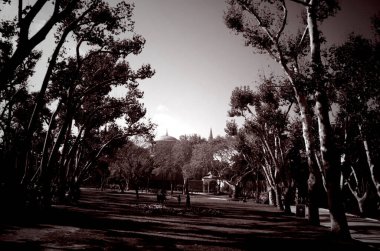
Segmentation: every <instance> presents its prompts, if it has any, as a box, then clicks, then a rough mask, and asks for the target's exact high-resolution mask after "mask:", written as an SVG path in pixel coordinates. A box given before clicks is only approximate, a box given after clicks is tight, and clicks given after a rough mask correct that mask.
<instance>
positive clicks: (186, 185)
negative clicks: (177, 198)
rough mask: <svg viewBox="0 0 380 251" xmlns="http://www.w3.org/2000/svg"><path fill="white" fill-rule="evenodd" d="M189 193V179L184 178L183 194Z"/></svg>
mask: <svg viewBox="0 0 380 251" xmlns="http://www.w3.org/2000/svg"><path fill="white" fill-rule="evenodd" d="M188 193H189V179H188V178H184V179H183V194H188Z"/></svg>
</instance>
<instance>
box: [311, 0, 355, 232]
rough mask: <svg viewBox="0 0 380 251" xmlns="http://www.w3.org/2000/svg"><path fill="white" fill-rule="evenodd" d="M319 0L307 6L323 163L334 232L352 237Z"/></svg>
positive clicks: (332, 230)
mask: <svg viewBox="0 0 380 251" xmlns="http://www.w3.org/2000/svg"><path fill="white" fill-rule="evenodd" d="M318 4H319V1H318V0H311V1H310V2H309V6H308V7H307V8H306V9H307V24H308V27H309V38H310V54H311V68H312V79H313V81H314V83H315V84H316V91H315V93H314V95H315V102H316V111H317V116H318V129H319V141H320V150H321V156H322V166H323V170H324V172H325V178H326V186H327V199H328V204H329V209H330V221H331V232H332V233H334V234H336V235H337V236H339V237H341V238H344V239H350V238H351V235H350V231H349V228H348V224H347V218H346V214H345V211H344V207H343V198H342V192H341V189H340V186H339V180H340V169H339V161H338V155H337V152H336V151H335V145H334V141H333V134H332V128H331V125H330V119H329V114H328V112H329V103H328V99H327V95H326V92H325V84H324V81H323V73H324V71H323V65H322V61H321V54H320V34H319V30H318V24H317V7H318Z"/></svg>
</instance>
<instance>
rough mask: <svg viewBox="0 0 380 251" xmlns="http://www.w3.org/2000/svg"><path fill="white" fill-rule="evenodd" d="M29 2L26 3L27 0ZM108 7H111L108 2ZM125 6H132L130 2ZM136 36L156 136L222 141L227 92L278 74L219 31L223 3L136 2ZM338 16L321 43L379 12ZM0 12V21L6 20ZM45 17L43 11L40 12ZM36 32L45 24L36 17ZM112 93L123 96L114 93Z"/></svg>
mask: <svg viewBox="0 0 380 251" xmlns="http://www.w3.org/2000/svg"><path fill="white" fill-rule="evenodd" d="M29 1H30V2H33V1H32V0H29ZM110 2H114V1H111V0H110ZM130 2H131V1H130ZM134 2H135V11H134V20H135V21H136V25H135V30H136V33H138V34H141V35H142V36H143V37H145V38H146V45H145V48H144V49H143V52H142V54H140V55H138V56H136V57H133V58H132V63H133V65H134V66H135V67H138V66H139V65H141V64H143V63H149V64H151V66H152V67H153V68H154V69H155V70H156V74H155V75H154V76H153V77H152V78H151V79H147V80H144V81H141V85H140V88H141V89H142V90H143V91H144V92H145V97H144V100H143V102H144V103H145V107H146V108H147V111H148V114H147V115H148V117H150V118H151V119H152V121H153V122H155V123H156V124H158V127H157V130H156V135H157V136H160V135H163V134H165V132H166V130H168V132H169V134H170V135H172V136H175V137H178V136H179V135H183V134H194V133H197V134H199V135H201V136H203V137H206V138H207V137H208V135H209V131H210V128H212V130H213V134H214V136H216V135H224V134H225V133H224V127H225V123H226V120H227V119H229V118H228V117H227V111H228V109H229V105H228V104H229V100H230V95H231V92H232V90H233V89H234V88H235V87H236V86H241V85H251V87H253V85H254V83H255V81H257V80H258V79H259V78H258V76H259V75H260V74H261V75H263V74H269V73H270V72H272V71H277V72H281V70H279V67H278V65H277V64H274V63H273V61H272V60H271V59H269V58H268V57H267V56H265V55H258V54H254V53H253V50H252V49H251V48H248V47H245V46H244V42H243V40H242V38H241V37H238V36H236V35H235V34H233V33H232V32H231V31H230V30H228V29H227V28H226V26H225V25H224V22H223V15H224V11H225V9H226V4H225V1H224V0H135V1H134ZM341 7H342V10H341V11H340V12H339V13H338V15H337V16H336V17H333V18H330V19H329V20H328V21H326V22H325V23H324V25H323V26H322V30H323V32H324V34H325V36H326V38H327V40H328V41H330V42H334V43H338V42H339V41H342V40H344V39H345V38H346V37H347V35H348V34H349V33H350V32H352V31H355V32H357V33H362V34H363V33H364V35H368V34H369V28H370V21H369V20H370V17H371V16H372V15H373V14H374V13H379V11H380V0H360V1H359V0H342V1H341ZM14 13H15V12H14V10H12V9H11V10H10V11H7V10H3V11H1V12H0V16H5V17H6V16H13V15H14ZM47 13H48V11H47ZM40 19H41V20H37V22H36V23H35V27H38V26H41V25H42V24H43V23H44V22H45V20H46V16H45V17H44V16H43V15H41V17H40ZM52 48H54V44H53V43H51V40H49V38H48V39H47V41H45V42H44V43H42V44H41V45H40V46H39V49H42V50H43V51H44V58H45V62H41V63H39V64H38V65H37V69H38V70H37V72H36V76H35V77H34V79H32V84H33V85H35V86H38V85H39V84H38V83H40V81H41V79H42V76H43V74H44V70H42V68H43V65H44V64H46V59H47V57H49V56H50V53H51V50H52ZM114 94H115V95H123V94H122V93H121V92H120V93H117V92H116V93H114Z"/></svg>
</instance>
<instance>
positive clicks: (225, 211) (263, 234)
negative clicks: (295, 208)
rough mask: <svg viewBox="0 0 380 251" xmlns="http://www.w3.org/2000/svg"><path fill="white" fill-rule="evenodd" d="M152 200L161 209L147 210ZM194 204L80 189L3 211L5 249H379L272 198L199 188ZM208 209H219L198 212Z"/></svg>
mask: <svg viewBox="0 0 380 251" xmlns="http://www.w3.org/2000/svg"><path fill="white" fill-rule="evenodd" d="M151 206H154V208H155V209H156V211H154V212H152V211H149V210H146V209H147V208H150V207H151ZM192 207H193V208H196V209H197V210H195V211H194V210H192V211H190V210H185V209H184V208H183V205H178V204H177V200H176V198H175V197H173V198H172V197H169V200H168V201H167V202H166V203H165V207H164V209H165V208H166V209H167V208H169V209H170V210H161V211H160V205H157V204H156V203H155V195H153V194H143V195H141V196H140V199H139V200H138V201H136V199H135V196H134V194H129V193H126V194H119V193H114V192H101V191H97V190H94V189H83V190H82V199H81V200H80V202H79V203H78V205H75V206H62V205H60V206H54V207H53V208H52V209H51V210H50V211H49V212H46V213H44V214H42V215H36V214H32V215H31V214H27V213H25V214H23V215H19V216H18V217H17V218H10V217H5V218H3V219H2V222H1V223H0V226H1V228H0V250H79V249H86V250H197V251H199V250H264V249H265V250H268V249H269V250H271V249H274V248H278V247H280V248H281V249H282V250H307V251H312V250H324V251H327V250H345V251H349V250H374V249H370V248H369V247H368V246H367V245H366V244H364V243H360V242H357V241H338V240H334V239H333V238H332V236H330V234H329V232H328V229H326V228H324V227H312V226H310V225H308V224H307V222H306V220H304V219H298V218H295V217H294V216H284V215H283V214H282V213H281V212H279V211H277V210H276V209H275V208H273V207H270V206H267V205H259V204H254V203H251V202H249V203H242V202H237V201H228V200H220V199H219V200H215V199H213V198H212V197H210V196H200V195H195V196H192ZM203 209H212V210H213V212H218V214H210V215H207V214H206V215H205V214H198V212H202V210H203ZM173 212H174V213H173ZM207 212H208V211H207Z"/></svg>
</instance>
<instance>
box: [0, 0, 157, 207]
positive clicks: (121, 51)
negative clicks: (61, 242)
mask: <svg viewBox="0 0 380 251" xmlns="http://www.w3.org/2000/svg"><path fill="white" fill-rule="evenodd" d="M45 2H46V1H37V2H36V5H35V6H33V7H31V9H30V12H29V13H28V14H26V16H25V18H26V17H27V16H28V15H31V16H30V18H34V16H33V15H36V14H37V12H38V11H39V10H40V9H41V8H42V6H43V5H44V4H45ZM19 3H20V6H22V1H19ZM54 4H55V5H54V6H55V9H54V11H60V10H62V9H63V8H64V7H65V6H66V4H72V5H73V6H71V7H72V8H71V10H68V9H67V11H66V12H67V13H66V14H65V15H62V17H61V18H60V19H59V20H58V21H57V18H55V20H56V23H59V26H58V27H57V28H56V34H55V38H56V39H57V41H56V42H57V44H56V47H55V49H54V51H53V54H52V57H51V59H50V61H49V64H48V67H47V70H46V73H45V78H44V80H43V81H42V85H41V89H40V91H39V92H38V93H37V94H35V95H33V97H34V99H33V101H32V105H31V106H28V107H25V113H24V114H28V115H27V116H25V117H24V118H23V119H22V121H23V123H24V124H26V126H24V127H23V128H22V130H21V132H20V133H19V135H21V136H22V140H23V141H24V144H23V146H22V148H21V150H19V152H16V153H12V152H11V153H8V152H5V153H6V154H4V155H5V157H4V158H5V159H6V160H8V161H7V163H12V161H13V162H14V163H15V165H7V166H6V168H7V169H8V168H9V169H11V170H13V169H15V170H16V173H17V174H16V175H14V176H13V177H12V178H11V179H7V180H6V181H7V183H14V184H18V183H20V181H21V183H22V188H21V189H25V190H30V189H31V190H33V189H38V190H42V193H43V194H44V196H42V197H43V198H45V199H46V201H47V203H49V201H50V198H51V196H52V194H54V193H55V192H56V190H58V193H59V194H66V192H65V190H67V189H69V190H70V187H71V186H73V185H75V187H78V185H79V184H80V183H81V182H82V181H83V180H84V179H86V178H87V177H88V174H89V172H90V171H91V169H92V168H94V167H95V166H96V162H97V161H98V160H99V159H100V158H101V157H102V156H103V155H106V154H110V153H112V151H114V150H115V149H116V148H117V147H119V146H120V144H123V143H125V142H126V141H127V140H128V137H131V136H133V135H145V136H147V137H150V136H151V133H152V130H153V128H154V125H153V124H152V123H151V122H150V121H144V120H143V118H144V116H145V114H146V110H145V108H144V107H143V105H142V104H141V103H140V99H141V98H142V97H143V93H142V92H141V91H140V90H139V89H138V81H139V80H142V79H145V78H150V77H151V76H153V74H154V71H153V70H152V69H151V68H150V66H149V65H143V66H142V67H140V68H139V69H137V70H133V69H131V67H130V65H129V63H128V61H127V57H128V56H129V55H131V54H135V55H137V54H139V53H140V52H141V51H142V48H143V46H144V43H145V40H144V39H143V38H142V37H141V36H139V35H137V34H135V33H133V36H130V37H129V38H125V39H121V38H120V37H119V35H120V34H122V33H127V32H130V33H132V32H134V26H133V24H134V22H133V20H132V18H131V17H132V11H133V5H131V4H127V3H125V2H121V3H119V4H117V5H116V6H115V7H110V6H109V4H107V3H106V2H104V1H101V0H97V1H69V2H67V1H55V3H54ZM67 6H68V5H67ZM67 6H66V7H67ZM29 7H30V6H29ZM29 7H26V9H27V10H28V11H29V9H28V8H29ZM74 7H75V8H74ZM65 10H66V9H65ZM28 11H26V13H27V12H28ZM35 11H37V12H36V13H34V14H30V13H31V12H35ZM54 13H55V12H54ZM53 15H54V14H53ZM20 16H21V15H20ZM23 22H24V21H23ZM25 22H27V21H25ZM49 22H50V21H48V23H49ZM50 28H51V27H50ZM22 29H23V28H20V34H21V30H22ZM25 29H28V28H27V27H26V28H25ZM9 33H10V34H11V32H9ZM69 35H71V37H70V36H69ZM69 38H70V39H69ZM68 41H70V42H72V43H74V44H76V47H75V51H70V50H68V49H67V48H65V44H66V43H67V42H68ZM28 43H29V42H28ZM30 43H31V42H30ZM34 46H35V45H34ZM28 48H29V47H26V48H24V49H25V50H24V49H23V48H21V49H20V53H21V54H22V53H26V50H28ZM29 49H30V51H32V48H29ZM16 52H17V49H16ZM16 52H15V54H14V55H13V56H14V57H15V59H9V60H10V61H6V63H7V62H8V63H9V62H13V63H14V62H15V61H17V60H20V59H16V58H17V57H19V56H17V57H16V56H15V55H16ZM70 52H71V53H72V54H71V55H74V56H69V53H70ZM20 53H19V54H17V55H21V54H20ZM8 54H9V53H8ZM35 57H37V56H35ZM32 59H33V57H32ZM7 60H8V59H7ZM12 60H13V61H12ZM3 61H4V60H3ZM31 62H34V61H31ZM13 63H9V64H10V65H11V66H9V67H13V66H12V64H13ZM30 65H31V66H32V65H33V64H32V63H30ZM31 66H30V67H27V68H25V69H27V70H29V71H31V70H30V69H31V68H32V67H31ZM7 67H8V66H7ZM16 68H17V69H19V68H20V67H16ZM0 70H2V71H3V70H4V69H3V68H2V69H0ZM24 71H25V70H24ZM29 75H30V74H29ZM20 76H21V75H20ZM12 78H14V77H12V76H10V77H9V79H7V81H8V82H9V81H11V80H12ZM114 87H124V88H126V96H125V97H124V98H121V99H116V98H112V97H110V96H109V93H110V92H111V90H112V89H113V88H114ZM17 88H18V87H17ZM20 90H22V88H20ZM7 95H8V94H7ZM3 96H4V95H3ZM3 96H2V97H3ZM8 96H10V95H8ZM8 96H7V97H8ZM7 97H5V98H7ZM47 104H50V105H51V106H52V108H53V110H54V109H55V110H54V111H53V112H52V113H51V114H48V117H47V116H46V113H43V112H44V107H45V106H46V105H47ZM30 107H33V109H30ZM26 109H29V110H26ZM10 114H11V113H10ZM123 117H124V122H125V123H124V127H123V126H118V125H117V124H116V123H115V121H116V120H117V119H120V118H123ZM37 122H38V123H37ZM42 125H44V127H43V126H42ZM39 128H44V129H43V130H41V132H42V133H40V134H37V133H36V131H37V129H39ZM45 128H46V129H45ZM74 130H75V131H76V132H77V133H74ZM4 135H5V134H4ZM8 136H11V135H8V134H6V135H5V138H6V137H8ZM34 142H40V143H39V144H38V147H36V146H35V145H34ZM32 160H35V161H34V162H31V161H32ZM36 187H37V188H36ZM50 202H51V201H50Z"/></svg>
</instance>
